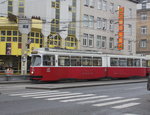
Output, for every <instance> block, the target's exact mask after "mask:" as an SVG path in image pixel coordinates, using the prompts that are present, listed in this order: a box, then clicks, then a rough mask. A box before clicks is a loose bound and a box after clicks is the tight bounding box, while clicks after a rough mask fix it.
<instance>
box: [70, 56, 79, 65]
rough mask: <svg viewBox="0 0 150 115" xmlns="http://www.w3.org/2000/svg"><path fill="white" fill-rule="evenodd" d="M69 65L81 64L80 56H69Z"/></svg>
mask: <svg viewBox="0 0 150 115" xmlns="http://www.w3.org/2000/svg"><path fill="white" fill-rule="evenodd" d="M71 66H81V57H80V56H71Z"/></svg>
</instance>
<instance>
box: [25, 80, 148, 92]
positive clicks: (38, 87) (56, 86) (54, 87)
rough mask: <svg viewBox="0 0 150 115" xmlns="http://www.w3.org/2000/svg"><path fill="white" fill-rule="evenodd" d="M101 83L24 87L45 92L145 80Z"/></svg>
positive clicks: (136, 81)
mask: <svg viewBox="0 0 150 115" xmlns="http://www.w3.org/2000/svg"><path fill="white" fill-rule="evenodd" d="M102 82H103V83H101V82H100V83H97V82H96V83H90V82H89V83H86V84H84V83H81V84H74V85H72V84H71V85H68V84H56V85H54V84H49V85H54V86H30V87H25V88H26V89H45V90H56V89H68V88H79V87H92V86H93V87H94V86H105V85H119V84H131V83H142V82H147V79H144V80H134V81H133V80H132V81H119V82H118V81H111V83H108V81H106V82H105V81H102ZM109 82H110V81H109Z"/></svg>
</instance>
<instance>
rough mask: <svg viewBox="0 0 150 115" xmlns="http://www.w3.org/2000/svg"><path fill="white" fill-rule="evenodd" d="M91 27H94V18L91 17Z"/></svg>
mask: <svg viewBox="0 0 150 115" xmlns="http://www.w3.org/2000/svg"><path fill="white" fill-rule="evenodd" d="M89 27H94V16H90V17H89Z"/></svg>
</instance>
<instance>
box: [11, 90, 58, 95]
mask: <svg viewBox="0 0 150 115" xmlns="http://www.w3.org/2000/svg"><path fill="white" fill-rule="evenodd" d="M48 92H58V91H44V92H32V93H17V94H10V96H20V95H29V94H40V93H48Z"/></svg>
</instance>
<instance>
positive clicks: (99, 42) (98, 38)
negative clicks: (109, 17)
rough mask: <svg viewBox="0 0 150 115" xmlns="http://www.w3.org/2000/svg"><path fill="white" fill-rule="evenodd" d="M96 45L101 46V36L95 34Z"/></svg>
mask: <svg viewBox="0 0 150 115" xmlns="http://www.w3.org/2000/svg"><path fill="white" fill-rule="evenodd" d="M96 47H97V48H101V36H100V35H97V40H96Z"/></svg>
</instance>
